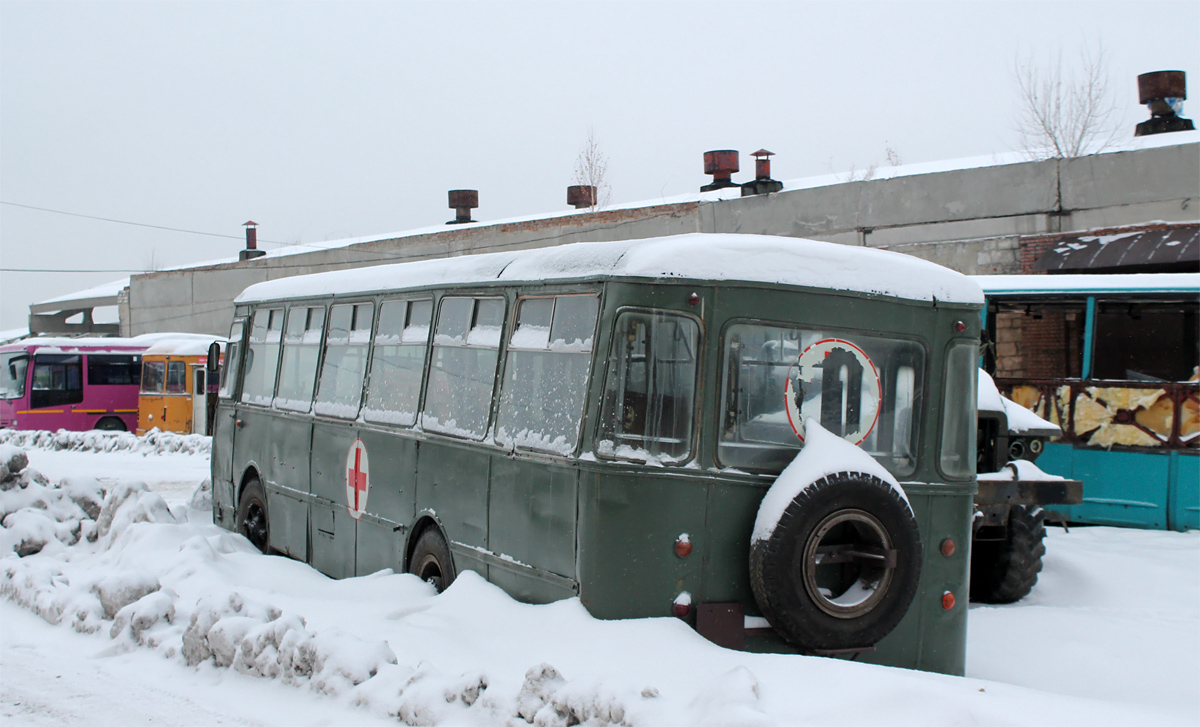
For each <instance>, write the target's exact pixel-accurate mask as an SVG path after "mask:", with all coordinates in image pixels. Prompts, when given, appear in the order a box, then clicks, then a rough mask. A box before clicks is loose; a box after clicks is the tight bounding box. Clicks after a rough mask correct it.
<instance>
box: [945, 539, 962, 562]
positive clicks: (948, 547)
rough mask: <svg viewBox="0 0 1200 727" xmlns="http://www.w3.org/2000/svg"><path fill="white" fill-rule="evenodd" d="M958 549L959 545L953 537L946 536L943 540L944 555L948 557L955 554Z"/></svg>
mask: <svg viewBox="0 0 1200 727" xmlns="http://www.w3.org/2000/svg"><path fill="white" fill-rule="evenodd" d="M957 549H958V547H957V546H956V545H955V544H954V539H953V538H946V539H945V540H943V541H942V555H944V556H946V557H947V558H949V557H950V556H952V555H954V551H955V550H957Z"/></svg>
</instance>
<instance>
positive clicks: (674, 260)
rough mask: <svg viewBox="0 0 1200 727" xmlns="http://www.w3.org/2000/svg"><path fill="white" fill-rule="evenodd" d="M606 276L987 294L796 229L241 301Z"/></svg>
mask: <svg viewBox="0 0 1200 727" xmlns="http://www.w3.org/2000/svg"><path fill="white" fill-rule="evenodd" d="M599 277H633V278H646V279H657V280H661V279H670V278H688V279H691V278H695V279H699V280H717V281H739V282H748V283H770V284H783V285H791V286H797V287H807V288H825V289H830V290H836V291H844V292H853V293H864V294H871V295H882V296H888V297H894V298H901V299H907V300H916V301H933V300H935V299H936V300H937V301H939V302H944V303H962V304H981V303H982V302H983V293H982V291H981V290H980V288H979V286H978V285H977V284H976V283H975V282H973V281H972V280H971V279H970V278H968V277H967V276H965V275H962V274H960V273H957V272H955V271H953V270H950V269H949V268H945V267H942V266H940V265H937V264H935V263H931V262H928V261H926V260H921V259H919V258H916V257H912V256H910V255H904V254H901V253H895V252H889V251H885V250H876V249H873V248H862V247H854V246H849V245H839V244H836V243H831V242H819V241H817V240H808V239H804V238H796V237H780V236H773V235H744V234H725V233H719V234H714V233H689V234H683V235H672V236H667V237H657V238H649V239H645V240H621V241H614V242H582V243H570V244H565V245H556V246H552V247H545V248H536V249H532V250H518V251H510V252H500V253H485V254H480V255H463V256H458V257H452V258H442V259H436V260H421V261H416V262H407V263H394V264H390V265H375V266H370V267H365V268H355V269H351V270H339V271H332V272H325V273H315V274H312V275H304V276H295V277H289V278H279V279H276V280H270V281H266V282H262V283H256V284H254V285H251V286H250V287H248V288H246V289H245V290H244V291H243V292H242V294H241V295H239V296H238V297H237V299H236V301H235V302H237V303H248V302H256V301H266V300H277V299H284V298H291V297H303V296H311V297H319V296H327V295H354V294H367V293H373V292H376V291H381V290H395V289H404V288H419V287H435V286H438V285H450V284H471V283H485V282H491V281H497V280H502V281H507V282H528V281H544V280H563V281H568V280H578V279H585V278H599Z"/></svg>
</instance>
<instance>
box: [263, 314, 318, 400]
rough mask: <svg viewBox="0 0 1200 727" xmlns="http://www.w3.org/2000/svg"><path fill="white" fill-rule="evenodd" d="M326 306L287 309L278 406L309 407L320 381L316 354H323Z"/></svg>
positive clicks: (277, 393) (280, 363)
mask: <svg viewBox="0 0 1200 727" xmlns="http://www.w3.org/2000/svg"><path fill="white" fill-rule="evenodd" d="M324 327H325V309H324V308H318V307H310V306H293V307H292V308H290V309H288V319H287V327H286V329H285V330H284V334H283V357H282V359H281V360H280V362H279V390H278V392H276V394H275V406H276V407H278V408H280V409H290V410H292V411H308V409H309V407H310V406H312V400H313V388H314V387H315V386H316V383H317V358H318V357H319V356H320V355H321V331H322V329H323V328H324Z"/></svg>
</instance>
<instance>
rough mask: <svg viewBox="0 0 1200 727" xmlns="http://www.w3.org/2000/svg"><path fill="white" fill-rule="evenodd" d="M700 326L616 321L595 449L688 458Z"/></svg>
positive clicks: (628, 317)
mask: <svg viewBox="0 0 1200 727" xmlns="http://www.w3.org/2000/svg"><path fill="white" fill-rule="evenodd" d="M699 341H700V328H699V326H698V325H697V324H696V322H695V321H694V320H692V319H691V318H687V317H685V316H681V315H676V314H671V313H663V312H653V313H651V312H641V311H626V312H624V313H622V314H621V315H620V316H618V317H617V323H616V331H615V333H614V335H613V348H612V352H611V355H610V356H609V361H608V380H607V382H606V384H605V389H604V403H603V407H602V411H601V414H600V439H601V441H600V442H599V444H598V447H597V451H598V452H599V453H600V454H602V455H605V456H610V457H613V456H615V457H621V458H628V459H638V460H649V459H663V460H666V461H670V462H681V461H683V460H686V459H687V458H688V457H689V456H690V454H691V445H692V430H693V425H694V422H695V404H696V374H697V370H698V361H697V351H698V350H699Z"/></svg>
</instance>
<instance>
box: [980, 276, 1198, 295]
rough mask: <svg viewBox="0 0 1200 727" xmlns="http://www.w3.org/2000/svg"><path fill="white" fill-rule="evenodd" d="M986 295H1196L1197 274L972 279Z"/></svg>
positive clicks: (985, 277)
mask: <svg viewBox="0 0 1200 727" xmlns="http://www.w3.org/2000/svg"><path fill="white" fill-rule="evenodd" d="M970 277H971V279H972V280H974V281H975V282H976V283H978V284H979V287H980V288H982V289H983V292H984V293H985V294H987V295H1006V294H1018V293H1028V294H1034V295H1036V294H1045V295H1049V294H1054V293H1106V292H1126V291H1128V292H1140V293H1187V292H1192V293H1197V294H1200V273H1117V274H1113V275H1102V274H1085V275H972V276H970Z"/></svg>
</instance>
